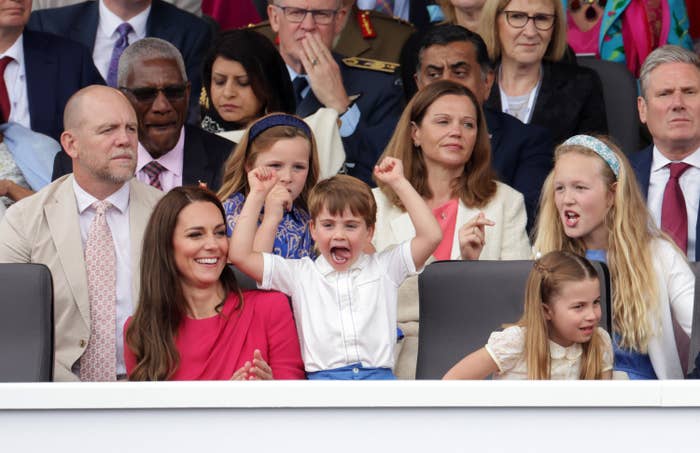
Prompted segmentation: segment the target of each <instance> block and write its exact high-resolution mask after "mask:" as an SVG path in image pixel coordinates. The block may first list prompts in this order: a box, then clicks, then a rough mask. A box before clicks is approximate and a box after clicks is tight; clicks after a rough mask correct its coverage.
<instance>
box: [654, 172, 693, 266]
mask: <svg viewBox="0 0 700 453" xmlns="http://www.w3.org/2000/svg"><path fill="white" fill-rule="evenodd" d="M690 167H691V165H690V164H686V163H685V162H673V163H670V164H668V168H669V170H670V171H671V174H670V176H669V177H668V182H667V183H666V188H665V189H664V200H663V204H662V205H661V229H662V230H664V231H665V232H666V233H668V235H669V236H671V237H672V238H673V240H674V241H675V242H676V244H677V245H678V247H679V248H680V249H681V250H683V253H688V212H687V211H686V209H685V197H684V196H683V190H682V189H681V186H680V184H679V183H678V178H680V177H681V175H682V174H683V173H684V172H685V171H686V170H687V169H689V168H690Z"/></svg>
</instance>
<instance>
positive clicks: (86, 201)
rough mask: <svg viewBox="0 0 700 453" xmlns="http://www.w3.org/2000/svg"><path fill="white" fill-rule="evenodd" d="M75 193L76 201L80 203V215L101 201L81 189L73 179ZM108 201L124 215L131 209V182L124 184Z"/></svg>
mask: <svg viewBox="0 0 700 453" xmlns="http://www.w3.org/2000/svg"><path fill="white" fill-rule="evenodd" d="M73 191H74V192H75V199H76V201H77V202H78V212H79V213H80V214H82V213H83V212H84V211H85V210H86V209H88V208H89V207H90V206H92V204H93V203H94V202H96V201H99V200H97V198H95V197H93V196H92V195H90V194H89V193H87V192H86V191H85V189H83V188H82V187H80V184H78V181H76V180H75V179H73ZM106 200H107V201H109V202H110V203H112V206H114V207H115V208H117V209H118V210H119V212H121V213H122V214H124V213H125V212H126V209H127V208H128V207H129V182H126V183H124V185H122V186H121V188H120V189H119V190H117V191H116V192H114V193H113V194H112V195H110V196H108V197H107V198H106Z"/></svg>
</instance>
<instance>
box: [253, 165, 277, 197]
mask: <svg viewBox="0 0 700 453" xmlns="http://www.w3.org/2000/svg"><path fill="white" fill-rule="evenodd" d="M278 180H279V176H277V172H276V171H275V170H274V169H272V168H268V167H257V168H254V169H252V170H251V171H249V172H248V186H250V192H251V193H254V192H257V193H263V194H265V195H267V193H269V192H270V190H272V188H273V187H274V186H275V184H277V181H278Z"/></svg>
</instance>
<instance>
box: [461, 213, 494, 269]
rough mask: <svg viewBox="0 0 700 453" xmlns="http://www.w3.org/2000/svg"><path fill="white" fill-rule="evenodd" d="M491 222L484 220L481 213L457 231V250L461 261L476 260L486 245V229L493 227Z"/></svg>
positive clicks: (484, 217)
mask: <svg viewBox="0 0 700 453" xmlns="http://www.w3.org/2000/svg"><path fill="white" fill-rule="evenodd" d="M495 224H496V223H495V222H494V221H493V220H489V219H487V218H486V216H485V215H484V213H483V212H480V213H479V214H477V215H476V216H475V217H472V218H471V219H470V220H469V221H468V222H467V223H465V224H464V225H462V227H461V228H460V229H459V250H460V253H461V255H462V259H463V260H478V259H479V256H480V255H481V250H482V249H483V248H484V244H486V227H487V226H494V225H495Z"/></svg>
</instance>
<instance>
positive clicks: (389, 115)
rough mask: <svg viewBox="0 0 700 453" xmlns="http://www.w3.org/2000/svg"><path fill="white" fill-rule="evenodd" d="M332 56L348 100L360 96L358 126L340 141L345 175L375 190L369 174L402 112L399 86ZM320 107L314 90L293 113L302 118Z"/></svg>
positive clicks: (389, 77) (384, 75)
mask: <svg viewBox="0 0 700 453" xmlns="http://www.w3.org/2000/svg"><path fill="white" fill-rule="evenodd" d="M334 56H335V59H336V61H337V62H338V65H339V66H340V75H341V76H342V78H343V85H345V90H346V91H347V93H348V96H351V97H352V96H356V95H360V97H359V98H357V100H356V101H355V104H356V105H357V107H358V108H359V109H360V113H361V116H360V122H359V123H358V125H357V128H355V132H354V133H353V134H352V135H350V136H349V137H344V138H343V146H344V147H345V156H346V162H347V164H348V174H349V175H352V176H355V177H357V178H360V179H361V180H363V181H365V182H366V183H367V184H369V185H370V186H375V185H376V184H375V183H374V182H373V181H372V170H373V169H374V165H375V164H376V163H377V159H378V158H379V156H380V155H381V154H382V152H384V148H385V147H386V145H387V144H388V143H389V139H390V138H391V135H392V134H393V133H394V128H395V127H396V123H397V122H398V120H399V116H400V115H401V110H402V108H403V105H402V104H403V102H402V97H401V93H402V92H401V83H400V82H399V81H398V79H396V78H395V77H394V76H393V75H392V74H387V73H385V72H379V71H373V70H369V69H356V68H351V67H350V66H347V65H346V64H345V63H343V62H342V59H341V57H340V56H338V55H334ZM321 107H323V106H322V105H321V103H320V102H319V101H318V99H316V96H315V95H314V93H313V90H309V93H308V94H307V95H306V97H305V98H304V99H303V100H302V101H301V103H300V104H299V105H298V106H297V110H296V113H297V115H299V116H301V117H305V116H309V115H311V114H313V113H314V112H315V111H316V110H318V109H319V108H321Z"/></svg>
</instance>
